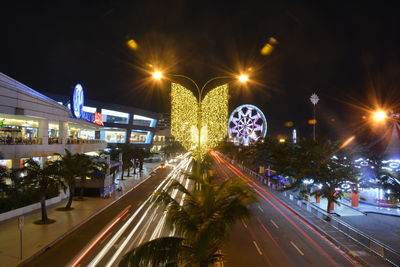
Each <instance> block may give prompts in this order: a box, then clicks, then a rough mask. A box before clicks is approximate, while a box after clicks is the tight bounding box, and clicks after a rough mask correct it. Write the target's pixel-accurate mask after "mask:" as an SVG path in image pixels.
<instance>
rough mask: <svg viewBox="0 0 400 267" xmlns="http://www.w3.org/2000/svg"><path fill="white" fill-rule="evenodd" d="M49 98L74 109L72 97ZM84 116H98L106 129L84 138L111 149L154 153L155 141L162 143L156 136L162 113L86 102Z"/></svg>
mask: <svg viewBox="0 0 400 267" xmlns="http://www.w3.org/2000/svg"><path fill="white" fill-rule="evenodd" d="M46 95H47V96H48V97H51V98H52V99H54V100H56V101H57V102H58V103H59V104H62V105H64V106H65V107H67V108H68V109H71V108H72V106H73V103H72V101H71V98H70V97H68V96H63V95H57V94H50V93H48V94H46ZM72 109H73V108H72ZM83 112H84V113H85V114H89V115H91V116H96V114H98V117H101V120H102V123H103V126H102V127H101V128H100V129H98V130H95V129H92V130H88V131H83V132H81V133H80V137H82V138H86V139H100V140H104V141H105V142H106V143H107V144H108V145H117V144H131V145H133V146H135V147H140V148H144V149H146V150H150V149H151V147H152V146H153V140H154V139H157V140H158V136H157V137H155V134H156V132H157V131H158V127H157V124H158V122H159V121H160V120H161V119H162V114H160V113H155V112H151V111H147V110H143V109H139V108H135V107H131V106H123V105H117V104H111V103H106V102H99V101H94V100H90V99H85V103H84V105H83Z"/></svg>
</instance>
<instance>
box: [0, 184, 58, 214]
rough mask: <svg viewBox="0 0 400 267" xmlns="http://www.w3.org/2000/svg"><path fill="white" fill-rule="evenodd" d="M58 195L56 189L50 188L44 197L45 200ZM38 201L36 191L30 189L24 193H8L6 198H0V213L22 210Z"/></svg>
mask: <svg viewBox="0 0 400 267" xmlns="http://www.w3.org/2000/svg"><path fill="white" fill-rule="evenodd" d="M58 195H59V190H58V189H57V188H52V189H50V190H49V193H48V194H47V196H46V199H50V198H53V197H56V196H58ZM39 201H40V193H39V190H38V189H31V190H27V191H24V192H21V191H9V192H8V194H7V197H5V198H0V213H4V212H7V211H10V210H15V209H18V208H22V207H25V206H28V205H31V204H34V203H38V202H39Z"/></svg>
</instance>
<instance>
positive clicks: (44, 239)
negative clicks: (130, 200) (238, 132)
mask: <svg viewBox="0 0 400 267" xmlns="http://www.w3.org/2000/svg"><path fill="white" fill-rule="evenodd" d="M158 164H160V163H145V164H144V170H143V172H142V173H141V174H136V175H133V176H130V177H124V179H123V180H118V182H119V183H120V185H121V189H122V190H121V191H115V192H113V194H112V195H111V197H110V198H92V197H87V198H84V200H83V201H78V200H74V201H73V203H72V207H73V208H74V209H73V210H71V211H58V210H57V209H58V208H60V207H64V206H65V202H66V200H64V201H62V202H60V203H57V204H54V205H52V206H50V207H48V209H47V213H48V217H49V218H50V219H54V220H56V222H55V223H53V224H48V225H36V224H34V223H33V222H34V221H37V220H39V219H40V216H41V215H40V209H39V210H36V211H33V212H30V213H28V214H25V215H24V227H23V230H22V259H21V258H20V231H19V229H18V219H17V218H11V219H9V220H6V221H3V222H1V223H0V240H1V242H0V263H1V264H0V265H1V266H7V267H8V266H17V265H18V264H20V263H21V262H23V261H25V260H27V259H28V258H30V257H31V256H32V255H34V254H35V253H38V252H39V251H41V250H43V249H45V248H46V247H47V246H49V244H52V243H53V242H55V241H56V240H58V239H60V238H61V237H63V236H64V235H65V234H66V233H68V232H70V231H72V230H73V229H75V228H77V227H78V226H79V225H81V224H82V223H83V222H85V221H87V220H88V219H90V218H91V217H92V216H93V215H95V214H96V213H98V212H99V211H100V210H102V209H104V208H105V207H107V206H108V205H111V204H112V203H113V202H115V201H116V200H117V199H119V198H120V197H121V196H123V195H124V194H125V193H126V192H128V191H129V190H131V189H132V188H133V187H134V186H135V185H137V184H139V183H140V182H141V181H143V180H144V179H145V178H147V177H148V176H149V173H150V172H151V171H152V170H153V169H154V168H155V167H156V166H157V165H158ZM119 177H120V174H119V175H118V176H117V179H118V178H119Z"/></svg>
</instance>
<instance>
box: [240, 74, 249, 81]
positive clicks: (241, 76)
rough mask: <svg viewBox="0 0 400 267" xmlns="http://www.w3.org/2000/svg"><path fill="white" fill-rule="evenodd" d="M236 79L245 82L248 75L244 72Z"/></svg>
mask: <svg viewBox="0 0 400 267" xmlns="http://www.w3.org/2000/svg"><path fill="white" fill-rule="evenodd" d="M238 79H239V82H241V83H245V82H247V81H248V80H249V76H247V75H245V74H242V75H240V76H239V77H238Z"/></svg>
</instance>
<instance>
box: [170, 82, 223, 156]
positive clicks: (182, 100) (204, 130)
mask: <svg viewBox="0 0 400 267" xmlns="http://www.w3.org/2000/svg"><path fill="white" fill-rule="evenodd" d="M171 86H172V90H171V97H172V103H171V109H172V110H171V133H172V135H173V136H174V137H175V139H176V140H177V141H178V142H180V143H181V144H182V145H183V147H185V148H186V149H187V150H188V151H191V152H192V153H193V155H194V156H195V158H198V159H203V158H204V156H205V155H206V153H207V151H208V150H209V149H212V148H214V147H215V146H216V145H217V144H218V143H219V141H220V140H222V139H223V138H224V137H225V136H226V134H227V118H228V85H227V84H224V85H221V86H218V87H216V88H214V89H212V90H211V91H210V92H209V93H208V94H207V95H206V96H205V98H204V100H203V101H202V102H201V104H200V105H199V102H198V100H197V99H196V97H195V96H194V95H193V93H192V92H191V91H190V90H188V89H186V88H185V87H183V86H182V85H180V84H177V83H172V85H171ZM199 129H200V148H199V147H198V146H199V136H198V134H199Z"/></svg>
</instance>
